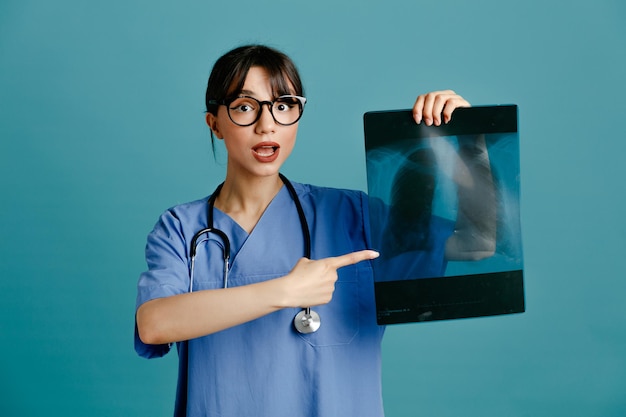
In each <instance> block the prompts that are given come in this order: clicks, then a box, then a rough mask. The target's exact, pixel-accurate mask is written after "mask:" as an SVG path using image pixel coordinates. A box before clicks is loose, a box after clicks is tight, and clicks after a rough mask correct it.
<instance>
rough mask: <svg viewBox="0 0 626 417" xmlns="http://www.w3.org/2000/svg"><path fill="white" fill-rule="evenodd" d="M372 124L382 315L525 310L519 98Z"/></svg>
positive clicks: (409, 317)
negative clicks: (447, 115) (433, 119)
mask: <svg viewBox="0 0 626 417" xmlns="http://www.w3.org/2000/svg"><path fill="white" fill-rule="evenodd" d="M364 123H365V147H366V162H367V182H368V192H369V196H370V204H369V207H370V230H371V234H372V236H371V238H372V244H373V248H374V249H377V250H379V251H380V253H381V256H380V257H379V258H378V259H376V260H375V261H374V262H373V266H374V279H375V292H376V307H377V316H378V322H379V323H380V324H393V323H405V322H417V321H431V320H443V319H456V318H466V317H477V316H489V315H499V314H510V313H519V312H523V311H524V290H523V257H522V243H521V230H520V214H519V188H520V184H519V178H520V169H519V135H518V132H517V106H485V107H472V108H466V109H457V110H456V111H455V113H454V115H453V118H452V120H451V121H450V123H448V124H447V125H443V126H425V125H423V124H422V125H417V124H415V122H414V121H413V119H412V114H411V111H409V110H399V111H384V112H369V113H366V114H365V116H364Z"/></svg>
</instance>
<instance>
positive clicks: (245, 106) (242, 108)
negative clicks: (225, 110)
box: [230, 103, 254, 113]
mask: <svg viewBox="0 0 626 417" xmlns="http://www.w3.org/2000/svg"><path fill="white" fill-rule="evenodd" d="M230 109H231V110H234V111H237V112H241V113H247V112H250V111H254V107H253V106H252V105H251V104H250V103H233V104H232V106H231V108H230Z"/></svg>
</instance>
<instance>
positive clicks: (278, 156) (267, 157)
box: [206, 67, 298, 177]
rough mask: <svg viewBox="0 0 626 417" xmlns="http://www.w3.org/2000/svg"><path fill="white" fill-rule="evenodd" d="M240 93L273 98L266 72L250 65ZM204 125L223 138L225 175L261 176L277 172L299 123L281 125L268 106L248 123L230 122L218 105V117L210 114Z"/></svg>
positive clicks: (292, 145) (222, 107) (222, 108)
mask: <svg viewBox="0 0 626 417" xmlns="http://www.w3.org/2000/svg"><path fill="white" fill-rule="evenodd" d="M240 94H242V95H246V96H250V97H254V98H256V99H257V100H259V101H272V100H274V99H276V97H274V95H273V92H272V88H271V85H270V81H269V77H268V74H267V71H265V69H264V68H261V67H252V68H250V70H249V71H248V75H247V76H246V80H245V83H244V85H243V89H242V91H241V92H240ZM206 120H207V124H208V125H209V127H210V128H211V129H212V130H213V133H214V134H215V136H216V137H218V138H219V139H222V140H224V144H225V146H226V150H227V151H228V175H237V176H238V177H241V176H255V177H264V176H271V175H276V174H278V171H279V169H280V167H281V166H282V164H283V163H284V162H285V160H286V159H287V157H288V156H289V155H290V154H291V151H292V149H293V147H294V144H295V142H296V134H297V132H298V123H295V124H293V125H291V126H283V125H280V124H278V123H276V122H275V121H274V118H273V117H272V114H271V113H270V111H269V108H268V106H267V105H264V106H263V109H262V111H261V116H260V118H259V120H257V121H256V122H255V123H254V124H252V125H250V126H238V125H236V124H235V123H233V122H232V121H231V120H230V118H229V116H228V110H227V108H226V106H219V108H218V111H217V116H215V115H213V114H211V113H209V114H207V116H206Z"/></svg>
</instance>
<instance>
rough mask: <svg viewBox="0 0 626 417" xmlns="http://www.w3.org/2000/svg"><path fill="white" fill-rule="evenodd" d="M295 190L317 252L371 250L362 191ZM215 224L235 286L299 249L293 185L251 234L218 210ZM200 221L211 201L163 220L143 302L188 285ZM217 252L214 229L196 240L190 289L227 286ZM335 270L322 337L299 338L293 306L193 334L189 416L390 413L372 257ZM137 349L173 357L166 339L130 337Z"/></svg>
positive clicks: (203, 223)
mask: <svg viewBox="0 0 626 417" xmlns="http://www.w3.org/2000/svg"><path fill="white" fill-rule="evenodd" d="M293 186H294V188H295V190H296V193H297V195H298V197H299V199H300V201H301V204H302V206H303V209H304V214H305V216H306V219H307V222H308V225H309V230H310V232H311V244H312V253H311V255H312V259H320V258H325V257H329V256H338V255H342V254H345V253H349V252H353V251H358V250H362V249H367V248H371V238H370V235H369V230H370V228H369V223H368V218H369V214H368V198H367V196H366V195H365V194H363V193H361V192H358V191H346V190H337V189H330V188H321V187H314V186H310V185H302V184H298V183H293ZM214 226H215V227H216V228H219V229H221V230H222V231H224V232H225V233H226V234H227V235H228V236H229V238H230V243H231V268H230V273H229V278H228V280H229V286H230V287H232V286H239V285H246V284H252V283H255V282H260V281H265V280H268V279H272V278H277V277H280V276H284V275H286V274H288V273H289V272H290V271H291V269H292V268H293V266H294V265H295V264H296V262H297V261H298V259H300V258H301V257H302V256H303V255H304V252H303V251H304V238H303V235H302V229H301V224H300V220H299V217H298V213H297V210H296V206H295V204H294V201H293V199H292V198H291V196H290V195H289V193H288V191H287V189H286V187H283V188H282V189H281V191H280V192H279V193H278V194H277V195H276V197H275V198H274V200H273V201H272V202H271V203H270V205H269V206H268V208H267V209H266V211H265V212H264V213H263V216H262V217H261V219H260V220H259V222H258V223H257V225H256V226H255V228H254V230H253V231H252V233H250V234H248V233H247V232H246V231H244V230H243V229H241V227H240V226H239V225H237V224H236V223H235V222H234V221H233V220H232V219H231V218H230V217H229V216H227V215H225V214H224V213H222V212H221V211H219V210H218V209H214ZM205 227H207V200H206V199H203V200H199V201H195V202H192V203H188V204H183V205H180V206H177V207H174V208H172V209H170V210H168V211H167V212H165V213H164V214H163V215H162V216H161V218H160V219H159V222H158V223H157V225H156V226H155V228H154V230H153V231H152V232H151V233H150V235H149V236H148V243H147V247H146V259H147V263H148V268H149V270H148V271H147V272H145V273H143V274H142V275H141V277H140V280H139V284H138V296H137V306H140V305H141V304H143V303H145V302H146V301H148V300H151V299H154V298H160V297H167V296H171V295H175V294H182V293H185V292H187V291H188V286H189V246H190V241H191V239H192V237H193V235H194V234H195V233H196V232H197V231H198V230H200V229H202V228H205ZM222 254H223V252H222V242H221V240H220V239H219V237H218V236H216V235H214V234H209V235H208V236H207V240H205V241H202V242H200V243H199V245H198V252H197V256H196V262H195V272H194V291H198V290H203V289H209V288H222V287H223V261H222V256H223V255H222ZM338 275H339V278H338V280H337V283H336V286H335V292H334V295H333V299H332V301H331V302H330V303H328V304H327V305H323V306H316V307H314V310H315V311H316V312H317V313H319V315H320V317H321V321H322V323H321V327H320V328H319V330H318V331H317V332H315V333H310V334H300V333H298V332H297V331H296V330H295V329H294V326H293V318H294V316H295V315H296V314H297V313H298V312H299V311H300V309H298V308H287V309H282V310H279V311H277V312H274V313H272V314H269V315H266V316H264V317H261V318H258V319H256V320H253V321H251V322H248V323H244V324H241V325H238V326H235V327H232V328H229V329H226V330H223V331H220V332H217V333H214V334H211V335H207V336H204V337H200V338H197V339H193V340H191V341H189V342H188V354H189V375H188V377H187V378H185V379H186V380H187V381H188V387H187V388H188V390H187V392H188V400H187V406H186V408H187V415H188V416H189V417H196V416H198V417H199V416H203V417H205V416H211V417H213V416H215V417H217V416H220V417H231V416H232V417H244V416H254V417H258V416H272V417H274V416H290V417H300V416H301V417H331V416H332V417H337V416H341V417H381V416H383V405H382V393H381V364H380V362H381V356H380V355H381V340H382V336H383V333H384V327H383V326H378V325H377V324H376V312H375V302H374V290H373V272H372V267H371V263H370V262H368V261H365V262H360V263H358V264H356V265H351V266H347V267H344V268H341V269H339V270H338ZM135 348H136V350H137V352H138V353H139V354H140V355H141V356H144V357H148V358H150V357H159V356H162V355H164V354H166V353H167V352H168V351H169V349H170V346H168V345H146V344H144V343H142V342H141V340H140V339H139V338H138V336H137V332H135ZM182 373H183V374H184V370H183V372H182ZM183 378H184V377H183ZM181 382H182V383H183V386H184V381H181V378H180V377H179V386H181Z"/></svg>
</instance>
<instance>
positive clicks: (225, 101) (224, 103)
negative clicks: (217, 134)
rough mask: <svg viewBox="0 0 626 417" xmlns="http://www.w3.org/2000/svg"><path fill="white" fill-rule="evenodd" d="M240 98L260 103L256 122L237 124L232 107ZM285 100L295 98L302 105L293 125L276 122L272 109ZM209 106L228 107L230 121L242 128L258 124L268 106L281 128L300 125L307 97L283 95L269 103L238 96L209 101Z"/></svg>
mask: <svg viewBox="0 0 626 417" xmlns="http://www.w3.org/2000/svg"><path fill="white" fill-rule="evenodd" d="M240 98H249V99H252V100H254V101H256V102H257V103H259V112H258V113H257V114H256V117H255V118H254V120H253V121H252V122H250V123H247V124H243V125H242V124H240V123H237V122H235V121H234V120H233V117H232V116H231V115H230V105H231V104H232V103H233V102H234V101H235V100H238V99H240ZM285 98H293V99H296V100H298V102H299V103H300V114H299V115H298V118H297V119H296V120H294V121H293V122H291V123H281V122H279V121H278V120H276V116H274V111H273V110H272V108H273V107H274V104H275V103H276V102H278V101H280V99H285ZM207 104H213V105H218V106H226V111H227V113H228V118H229V119H230V121H231V122H233V123H234V124H236V125H237V126H241V127H246V126H252V125H253V124H255V123H256V122H258V121H259V119H260V118H261V113H263V106H265V105H267V106H268V108H269V110H270V114H271V115H272V119H274V121H275V122H276V123H277V124H279V125H281V126H291V125H293V124H296V123H298V120H300V118H301V117H302V113H304V105H305V104H306V98H305V97H301V96H296V95H291V94H286V95H282V96H279V97H277V98H276V99H275V100H273V101H269V100H264V101H261V100H258V99H256V98H254V97H251V96H245V95H242V96H237V97H233V98H229V99H223V100H209V101H208V102H207Z"/></svg>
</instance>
